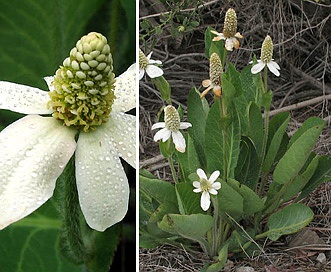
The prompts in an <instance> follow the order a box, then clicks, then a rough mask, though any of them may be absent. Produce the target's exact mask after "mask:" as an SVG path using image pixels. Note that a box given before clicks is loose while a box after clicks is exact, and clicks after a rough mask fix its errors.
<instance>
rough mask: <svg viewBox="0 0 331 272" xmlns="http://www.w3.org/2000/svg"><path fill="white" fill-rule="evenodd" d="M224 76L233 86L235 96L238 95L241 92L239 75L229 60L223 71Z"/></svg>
mask: <svg viewBox="0 0 331 272" xmlns="http://www.w3.org/2000/svg"><path fill="white" fill-rule="evenodd" d="M225 77H226V79H227V80H229V81H230V82H231V84H232V85H233V87H234V88H235V90H236V96H237V97H238V96H240V95H241V94H242V85H241V75H240V73H239V72H238V71H237V70H236V67H235V66H234V65H233V64H232V63H231V62H229V63H228V67H227V69H226V72H225ZM222 85H223V84H222Z"/></svg>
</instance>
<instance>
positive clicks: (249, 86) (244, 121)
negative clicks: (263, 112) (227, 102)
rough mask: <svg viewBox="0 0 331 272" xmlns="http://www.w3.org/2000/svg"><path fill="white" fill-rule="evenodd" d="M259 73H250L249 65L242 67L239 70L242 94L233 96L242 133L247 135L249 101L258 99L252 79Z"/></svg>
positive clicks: (256, 88)
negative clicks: (242, 68)
mask: <svg viewBox="0 0 331 272" xmlns="http://www.w3.org/2000/svg"><path fill="white" fill-rule="evenodd" d="M258 76H259V75H254V74H252V73H251V68H250V66H248V67H246V68H244V70H243V71H242V72H241V87H242V94H241V95H240V96H239V97H235V98H234V103H233V104H234V105H235V107H236V109H237V112H238V115H239V119H240V126H241V128H242V131H243V133H244V134H246V135H247V130H248V120H249V118H248V112H249V111H248V106H249V104H250V103H251V102H255V103H257V101H258V98H257V97H258V93H259V89H258V87H257V85H256V84H255V81H256V80H254V79H256V77H258Z"/></svg>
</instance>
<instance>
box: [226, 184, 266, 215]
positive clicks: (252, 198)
mask: <svg viewBox="0 0 331 272" xmlns="http://www.w3.org/2000/svg"><path fill="white" fill-rule="evenodd" d="M228 184H229V185H230V186H231V187H232V188H233V189H234V190H236V191H237V192H238V193H239V194H240V195H241V196H242V198H243V213H244V217H248V216H251V215H253V214H254V213H256V212H259V211H261V210H262V209H263V207H264V202H263V200H262V199H261V198H260V197H259V196H258V195H257V194H256V193H255V192H254V191H253V190H252V189H250V188H249V187H247V186H245V185H242V184H240V183H239V182H238V181H236V180H234V179H229V180H228Z"/></svg>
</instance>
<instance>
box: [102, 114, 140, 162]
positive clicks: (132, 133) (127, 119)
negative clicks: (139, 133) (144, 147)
mask: <svg viewBox="0 0 331 272" xmlns="http://www.w3.org/2000/svg"><path fill="white" fill-rule="evenodd" d="M99 129H100V130H102V131H103V132H104V133H105V134H104V135H105V136H104V137H105V139H108V141H110V142H111V144H112V145H113V146H115V148H116V150H117V153H118V154H119V156H120V157H121V158H123V159H124V160H125V161H126V162H128V163H129V164H130V165H131V166H132V167H134V168H136V144H135V142H136V117H135V116H133V115H129V114H125V113H118V114H114V115H112V117H111V118H110V119H109V121H108V122H107V123H106V124H105V125H104V126H102V127H100V128H99Z"/></svg>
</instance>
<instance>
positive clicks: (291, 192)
mask: <svg viewBox="0 0 331 272" xmlns="http://www.w3.org/2000/svg"><path fill="white" fill-rule="evenodd" d="M318 160H319V156H315V157H314V159H313V160H312V161H311V162H310V164H309V165H308V166H307V168H306V169H305V171H304V172H303V173H301V174H300V175H298V176H297V177H296V178H295V179H294V180H293V182H292V183H291V185H290V186H288V188H287V190H286V192H285V194H284V195H283V196H282V199H283V202H286V201H288V200H290V199H291V198H292V197H294V196H295V195H296V194H297V193H299V192H300V191H301V190H302V189H303V188H304V187H305V185H306V184H307V183H308V181H309V180H310V179H311V177H312V176H313V174H314V172H315V170H316V168H317V166H318Z"/></svg>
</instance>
